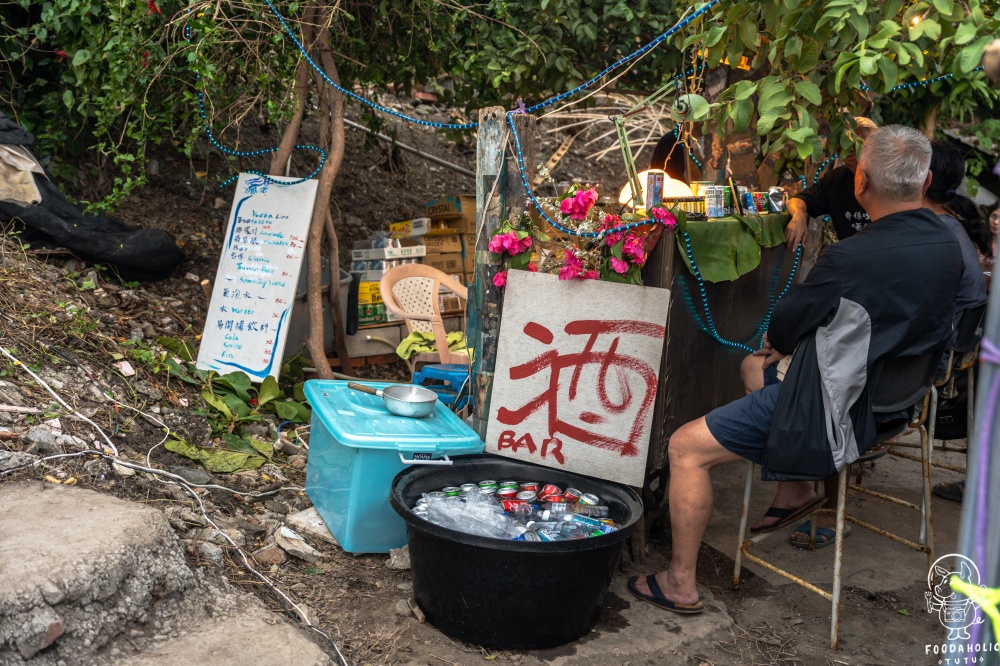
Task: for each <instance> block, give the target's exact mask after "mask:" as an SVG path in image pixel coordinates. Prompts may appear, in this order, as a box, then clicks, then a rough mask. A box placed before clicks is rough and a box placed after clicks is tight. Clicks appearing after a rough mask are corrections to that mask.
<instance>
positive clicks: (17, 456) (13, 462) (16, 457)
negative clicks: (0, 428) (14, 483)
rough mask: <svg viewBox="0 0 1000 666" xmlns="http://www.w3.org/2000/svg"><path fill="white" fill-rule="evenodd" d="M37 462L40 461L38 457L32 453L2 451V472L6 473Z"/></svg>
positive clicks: (0, 463) (0, 466)
mask: <svg viewBox="0 0 1000 666" xmlns="http://www.w3.org/2000/svg"><path fill="white" fill-rule="evenodd" d="M36 460H38V456H33V455H31V454H30V453H19V452H17V451H3V450H0V472H6V471H7V470H10V469H14V468H15V467H21V466H22V465H30V464H31V463H33V462H35V461H36Z"/></svg>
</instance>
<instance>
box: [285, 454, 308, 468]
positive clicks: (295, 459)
mask: <svg viewBox="0 0 1000 666" xmlns="http://www.w3.org/2000/svg"><path fill="white" fill-rule="evenodd" d="M307 462H308V458H306V456H304V455H301V454H300V455H295V456H290V457H289V458H288V464H289V465H291V466H292V467H294V468H295V469H302V468H304V467H305V466H306V463H307Z"/></svg>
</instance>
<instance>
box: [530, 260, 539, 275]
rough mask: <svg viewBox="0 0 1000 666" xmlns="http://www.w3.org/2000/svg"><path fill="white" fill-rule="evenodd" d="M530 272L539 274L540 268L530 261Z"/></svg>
mask: <svg viewBox="0 0 1000 666" xmlns="http://www.w3.org/2000/svg"><path fill="white" fill-rule="evenodd" d="M528 272H529V273H537V272H538V266H536V265H535V264H534V263H532V262H530V261H529V262H528Z"/></svg>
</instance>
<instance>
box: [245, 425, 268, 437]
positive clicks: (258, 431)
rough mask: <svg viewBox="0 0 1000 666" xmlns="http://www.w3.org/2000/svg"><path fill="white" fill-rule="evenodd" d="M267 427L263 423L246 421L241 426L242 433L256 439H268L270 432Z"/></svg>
mask: <svg viewBox="0 0 1000 666" xmlns="http://www.w3.org/2000/svg"><path fill="white" fill-rule="evenodd" d="M269 430H270V429H269V428H268V427H267V426H266V425H264V424H263V423H248V424H247V425H245V426H243V434H244V435H253V436H254V437H256V438H257V439H263V440H265V441H266V440H270V439H271V433H270V432H269Z"/></svg>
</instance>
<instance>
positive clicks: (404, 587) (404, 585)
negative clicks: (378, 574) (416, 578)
mask: <svg viewBox="0 0 1000 666" xmlns="http://www.w3.org/2000/svg"><path fill="white" fill-rule="evenodd" d="M396 587H398V588H399V589H401V590H403V591H404V592H409V591H410V590H412V589H413V583H410V582H406V583H400V584H399V585H397V586H396Z"/></svg>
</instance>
